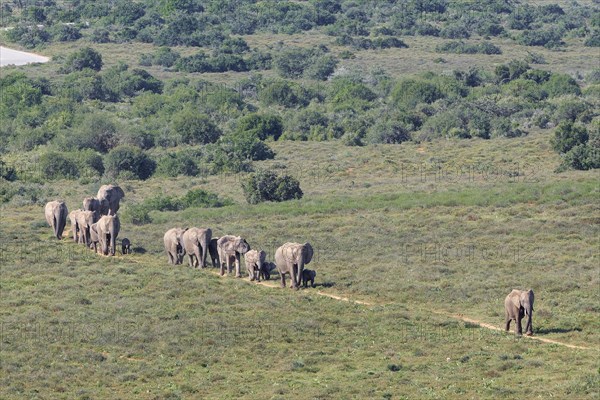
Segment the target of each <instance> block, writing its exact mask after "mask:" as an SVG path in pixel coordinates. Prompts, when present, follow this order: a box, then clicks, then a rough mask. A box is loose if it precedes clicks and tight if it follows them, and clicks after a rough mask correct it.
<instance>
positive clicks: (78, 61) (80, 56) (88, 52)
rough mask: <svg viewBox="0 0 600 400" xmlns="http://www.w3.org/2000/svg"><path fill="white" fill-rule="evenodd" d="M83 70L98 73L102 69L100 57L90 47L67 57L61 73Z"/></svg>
mask: <svg viewBox="0 0 600 400" xmlns="http://www.w3.org/2000/svg"><path fill="white" fill-rule="evenodd" d="M84 68H89V69H92V70H94V71H100V70H101V69H102V55H101V54H100V53H98V52H97V51H96V50H94V49H92V48H91V47H84V48H82V49H80V50H77V51H76V52H74V53H71V54H70V55H69V56H68V57H67V59H66V61H65V66H64V69H63V71H64V72H67V73H68V72H72V71H81V70H82V69H84Z"/></svg>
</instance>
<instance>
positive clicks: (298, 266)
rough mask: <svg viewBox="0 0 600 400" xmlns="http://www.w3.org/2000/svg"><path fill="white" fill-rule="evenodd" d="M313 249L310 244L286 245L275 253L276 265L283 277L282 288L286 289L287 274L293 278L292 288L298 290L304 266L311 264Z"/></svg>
mask: <svg viewBox="0 0 600 400" xmlns="http://www.w3.org/2000/svg"><path fill="white" fill-rule="evenodd" d="M312 257H313V248H312V246H311V245H310V243H308V242H307V243H304V244H300V243H285V244H284V245H283V246H281V247H279V248H278V249H277V250H276V251H275V265H277V270H278V271H279V276H280V277H281V287H285V274H286V273H289V274H290V277H291V278H292V286H291V287H292V288H293V289H296V290H297V289H298V288H299V287H300V282H302V275H303V271H304V265H306V264H308V263H310V261H311V260H312Z"/></svg>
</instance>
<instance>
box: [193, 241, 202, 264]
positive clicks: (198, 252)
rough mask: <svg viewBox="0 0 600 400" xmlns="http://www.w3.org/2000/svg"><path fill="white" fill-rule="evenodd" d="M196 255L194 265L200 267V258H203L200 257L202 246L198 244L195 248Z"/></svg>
mask: <svg viewBox="0 0 600 400" xmlns="http://www.w3.org/2000/svg"><path fill="white" fill-rule="evenodd" d="M194 257H195V260H194V265H193V266H194V267H196V268H200V260H201V259H202V258H200V257H201V255H200V247H198V246H196V248H195V249H194Z"/></svg>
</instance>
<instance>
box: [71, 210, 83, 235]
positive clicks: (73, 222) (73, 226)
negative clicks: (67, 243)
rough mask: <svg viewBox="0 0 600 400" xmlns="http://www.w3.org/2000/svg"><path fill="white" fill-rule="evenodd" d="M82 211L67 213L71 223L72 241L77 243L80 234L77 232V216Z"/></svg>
mask: <svg viewBox="0 0 600 400" xmlns="http://www.w3.org/2000/svg"><path fill="white" fill-rule="evenodd" d="M81 211H82V210H73V211H71V212H70V213H69V220H70V221H71V231H72V234H73V241H74V242H75V243H79V242H80V241H81V239H80V237H81V233H80V231H79V224H78V223H77V215H78V214H79V213H80V212H81Z"/></svg>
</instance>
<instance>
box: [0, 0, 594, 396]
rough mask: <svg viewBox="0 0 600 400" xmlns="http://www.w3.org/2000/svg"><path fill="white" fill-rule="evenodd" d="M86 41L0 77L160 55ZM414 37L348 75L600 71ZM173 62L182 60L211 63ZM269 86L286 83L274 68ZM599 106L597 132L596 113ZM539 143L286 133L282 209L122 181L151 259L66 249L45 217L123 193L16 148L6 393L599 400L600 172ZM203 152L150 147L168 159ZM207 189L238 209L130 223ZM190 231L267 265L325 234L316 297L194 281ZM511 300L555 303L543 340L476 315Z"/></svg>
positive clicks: (226, 76) (185, 182) (545, 313)
mask: <svg viewBox="0 0 600 400" xmlns="http://www.w3.org/2000/svg"><path fill="white" fill-rule="evenodd" d="M299 3H302V2H299ZM530 3H533V2H530ZM535 3H536V4H537V5H547V4H551V3H557V2H555V1H546V0H538V1H536V2H535ZM558 3H560V4H562V5H565V4H567V3H568V2H563V1H559V2H558ZM580 3H581V4H585V5H589V4H591V3H592V2H589V1H584V2H580ZM83 30H84V31H85V28H84V29H83ZM84 33H86V34H88V32H84ZM241 36H242V37H243V38H244V40H245V41H246V42H247V43H248V45H249V46H250V47H251V48H253V49H255V48H256V49H259V50H265V49H269V47H272V46H273V45H274V44H275V43H277V42H280V41H281V42H283V44H284V46H299V47H306V48H312V47H314V46H317V45H319V44H325V45H326V46H327V47H328V48H329V49H330V51H331V53H332V54H334V55H335V56H336V57H340V56H341V54H342V53H343V52H344V51H347V50H348V47H343V46H339V45H336V43H335V37H332V36H328V35H327V34H325V33H324V32H323V31H322V30H320V29H313V30H308V31H306V32H303V33H294V34H289V35H288V34H282V33H273V34H270V33H265V32H264V31H259V32H257V33H253V34H247V35H241ZM1 39H2V36H0V40H1ZM86 40H87V39H86V38H85V37H84V38H83V39H81V40H79V41H77V42H62V43H59V42H52V43H48V44H46V45H44V46H43V47H40V48H38V49H36V50H35V51H36V52H39V53H41V54H43V55H47V56H50V57H53V61H52V62H50V63H48V64H44V65H28V66H23V67H19V68H16V67H8V68H6V69H4V68H3V69H2V70H0V78H1V77H2V75H3V74H5V73H10V72H13V71H23V72H24V73H25V74H26V75H27V77H29V78H40V77H43V78H48V79H50V80H51V81H52V82H53V83H55V82H59V83H60V82H61V80H64V79H66V78H65V75H61V74H58V71H59V68H60V67H61V66H62V64H63V63H64V59H65V58H66V57H68V55H69V54H71V53H72V52H74V51H76V50H78V49H80V48H81V47H83V46H84V45H88V44H89V45H92V46H93V48H94V49H96V50H97V51H99V52H100V53H101V54H102V57H103V62H104V69H105V70H106V69H108V68H110V67H113V66H116V65H118V64H119V63H120V62H124V63H127V64H128V65H129V66H131V67H132V68H137V67H139V60H140V57H141V56H142V55H144V54H149V53H152V52H154V51H155V50H156V46H154V45H152V44H148V43H141V42H139V41H136V42H132V43H128V44H123V43H93V44H91V43H88V42H86ZM402 40H403V41H405V42H406V44H408V46H409V48H404V49H379V50H355V49H352V50H351V53H353V55H354V58H349V59H341V57H340V62H339V65H338V68H340V67H344V68H347V69H348V70H351V71H364V72H365V73H366V72H368V71H370V70H373V69H375V68H382V69H383V70H384V71H385V72H386V74H387V75H389V77H391V78H393V79H401V78H404V77H406V76H410V75H418V74H422V73H423V72H425V71H433V72H436V73H440V74H445V75H449V74H451V73H452V71H453V70H461V71H464V70H467V69H469V68H470V67H477V68H480V69H481V70H482V71H485V72H486V73H489V74H491V73H492V71H493V70H494V68H495V67H496V66H498V65H501V64H505V63H508V62H510V61H511V60H523V59H525V58H526V57H527V56H528V54H529V53H531V52H534V53H536V54H537V55H538V56H541V57H542V58H544V59H545V60H546V64H543V65H537V66H536V68H540V69H544V70H548V71H551V72H557V73H565V74H569V75H570V76H574V77H576V79H577V83H578V84H579V85H581V87H582V89H585V88H586V85H588V81H587V80H586V79H584V78H583V77H587V76H588V75H589V74H590V73H591V72H593V71H594V69H597V68H598V57H597V56H598V54H597V53H598V51H597V48H593V47H584V46H583V40H584V39H583V37H574V36H566V37H565V38H564V41H565V45H564V46H561V47H560V48H558V49H547V48H545V47H539V46H538V47H531V46H523V45H520V44H517V43H516V42H515V41H514V40H512V39H510V38H508V37H503V36H497V37H492V38H491V39H490V40H489V42H490V43H492V44H494V45H497V46H499V47H500V48H501V49H502V54H499V55H481V54H475V55H467V54H462V55H461V54H446V53H444V54H442V53H438V52H437V51H436V46H437V45H438V44H440V43H444V42H445V41H447V39H441V38H434V37H430V36H406V37H402ZM464 41H465V42H466V43H478V42H480V41H482V38H481V37H479V36H472V37H471V38H470V39H465V40H464ZM0 43H2V44H3V45H4V44H5V43H3V42H0ZM10 47H14V48H19V46H18V45H16V44H13V43H11V44H10ZM22 49H23V48H22ZM174 49H175V50H177V52H179V53H180V54H181V55H182V56H188V55H192V54H195V53H196V52H197V51H198V49H197V48H192V47H184V46H177V47H174ZM439 58H442V59H443V61H440V60H437V62H436V59H439ZM144 68H145V69H146V70H147V71H148V72H149V73H151V74H152V76H154V77H156V78H158V79H161V80H164V81H168V80H170V79H174V78H182V77H189V78H192V79H197V78H198V79H203V80H206V81H212V82H216V83H221V84H225V85H227V86H228V87H235V85H236V84H238V83H239V82H240V81H241V80H242V79H244V78H247V77H249V76H252V75H253V74H255V72H233V71H228V72H223V73H184V72H177V71H175V70H173V69H169V68H164V67H161V66H156V65H153V66H148V67H144ZM260 74H262V75H263V76H264V77H266V78H270V77H276V76H277V74H276V72H275V70H266V71H260ZM297 81H298V82H300V83H302V84H304V83H306V84H307V85H309V86H310V85H320V84H322V85H323V86H324V88H326V87H327V84H328V83H327V82H316V81H310V80H308V81H306V80H304V79H298V80H297ZM507 99H508V100H507ZM586 99H587V100H586V101H589V102H590V104H591V103H592V102H594V101H595V102H596V103H595V104H596V105H597V104H598V103H597V99H596V98H594V97H593V96H591V95H590V96H588V97H586ZM500 100H503V101H509V102H510V101H514V100H515V98H512V97H507V98H500ZM244 101H247V102H248V103H249V104H251V105H253V106H257V105H258V100H257V99H244ZM377 101H379V100H376V101H374V103H375V102H377ZM561 101H562V99H561ZM133 102H134V98H133V97H132V98H127V99H125V100H123V101H121V102H117V103H106V102H102V101H98V100H89V99H88V100H84V101H82V102H81V106H82V108H87V109H89V110H95V111H98V110H102V112H104V113H105V114H103V115H107V116H116V118H120V117H123V116H127V115H128V113H129V112H130V111H131V108H132V103H133ZM378 104H379V103H378ZM78 106H79V104H78ZM592 108H593V107H592ZM259 109H260V110H261V111H265V110H266V111H267V112H275V113H278V112H280V111H282V109H281V107H280V106H269V107H265V106H262V105H261V106H260V107H259ZM284 111H285V110H284ZM295 111H300V110H298V109H295V110H292V111H290V110H288V111H286V112H288V114H282V115H291V113H292V112H295ZM592 111H593V110H592ZM217 114H218V113H217ZM239 114H242V112H240V113H239ZM591 114H592V115H593V118H595V119H596V120H597V110H595V111H593V112H591ZM236 116H239V115H237V114H236ZM137 122H139V121H138V120H137V119H133V118H132V119H131V121H130V123H131V124H132V125H133V124H135V123H137ZM226 122H229V121H226ZM226 125H227V124H226V123H222V122H220V128H224V127H226ZM165 126H166V125H165ZM594 126H595V127H597V126H598V125H597V124H596V125H589V127H590V129H593V128H592V127H594ZM227 129H229V127H227ZM225 130H226V129H225ZM526 130H527V132H528V134H527V135H524V136H521V137H516V138H510V139H508V138H492V139H489V140H484V139H479V138H473V139H457V138H453V139H442V138H439V139H434V140H432V141H420V140H414V141H406V142H403V143H402V144H371V145H365V146H348V145H345V144H344V142H343V141H342V140H331V141H322V142H319V141H306V142H301V141H287V140H280V141H267V143H268V146H269V147H270V148H272V149H273V151H274V152H275V154H276V156H275V158H274V159H270V160H263V161H254V162H253V163H252V166H253V168H254V169H255V170H258V169H270V170H275V171H278V172H281V173H286V174H289V175H291V176H293V177H296V178H297V179H298V180H299V182H300V186H301V188H302V191H303V193H304V196H303V197H302V199H299V200H293V201H286V202H281V203H261V204H257V205H250V204H247V202H246V200H245V197H244V193H243V190H242V187H241V182H244V181H245V180H246V179H247V174H245V173H235V174H234V173H231V174H225V173H220V174H217V175H210V174H204V173H201V174H199V175H198V176H194V177H189V176H178V177H175V178H165V177H161V176H157V175H155V176H152V177H151V178H150V179H148V180H146V181H141V180H126V179H119V180H118V181H117V182H116V183H118V184H119V185H120V186H121V187H122V188H123V189H124V191H125V193H126V197H125V199H124V200H123V201H122V203H121V210H120V211H119V214H120V215H121V217H122V218H121V221H122V223H121V233H120V235H119V237H120V238H122V237H128V238H129V239H130V240H131V241H132V247H133V254H132V255H130V256H129V255H128V256H123V255H121V254H117V255H116V256H115V257H104V256H100V255H95V254H93V252H92V251H88V250H87V249H85V248H84V247H83V246H81V245H77V244H75V243H73V241H72V239H71V238H70V237H69V235H70V227H69V226H68V228H67V230H66V231H65V236H66V237H65V238H63V240H61V241H58V240H56V239H54V238H53V237H52V234H51V229H50V228H49V227H48V226H47V224H46V222H45V220H44V211H43V206H44V204H45V203H46V202H47V201H50V200H54V199H64V200H65V201H66V203H67V206H68V208H69V210H74V209H77V208H80V207H81V201H82V199H83V197H85V196H89V195H95V193H97V190H98V188H99V187H100V186H101V184H104V183H113V182H108V180H107V178H106V177H102V178H100V177H95V176H94V177H89V176H82V177H80V178H75V179H71V180H56V181H50V182H46V181H45V180H44V179H39V177H40V176H41V175H40V174H41V172H40V170H39V166H38V165H37V164H36V163H35V160H36V158H35V157H36V155H37V154H38V153H39V152H40V151H42V152H43V151H45V150H47V149H53V147H52V146H53V143H51V142H50V143H48V144H44V145H41V146H38V147H37V148H34V149H33V150H32V151H23V152H21V151H13V152H6V151H4V150H3V151H2V152H1V153H2V161H3V162H6V163H7V165H9V166H15V167H17V173H19V174H21V173H22V176H23V177H25V178H24V179H22V180H17V181H15V182H6V181H4V180H2V179H0V195H2V196H4V193H5V191H12V192H11V193H13V192H14V195H12V194H11V198H10V200H7V201H6V202H4V203H1V204H0V217H1V223H0V398H2V399H22V398H31V399H104V398H112V399H133V398H135V399H138V398H139V399H199V398H201V399H239V398H244V399H246V398H247V399H381V398H383V399H459V398H460V399H464V398H468V399H482V398H486V399H487V398H490V399H497V398H501V399H514V398H523V397H528V398H541V399H547V398H558V399H562V398H569V399H597V398H598V397H599V395H600V364H599V357H598V355H599V353H598V351H599V349H600V319H599V318H598V317H599V313H600V290H599V289H600V269H599V262H598V257H599V252H598V250H599V245H600V243H599V238H600V208H599V203H598V199H599V198H600V196H599V195H600V175H599V172H598V169H595V170H589V171H574V170H567V171H564V172H561V173H557V172H556V170H557V167H558V166H559V165H560V164H561V156H560V155H559V154H557V153H556V152H555V151H554V150H553V149H552V146H551V139H552V137H553V136H554V129H553V128H549V129H540V128H537V127H535V126H528V127H526ZM54 146H56V145H54ZM184 147H187V146H182V145H181V144H179V145H178V146H177V147H174V148H170V149H165V148H161V147H160V146H158V145H157V146H156V147H154V148H152V149H149V150H147V151H146V152H147V153H148V154H150V155H151V156H152V157H155V158H156V159H158V157H159V156H162V155H163V153H165V152H168V151H171V150H172V151H179V150H186V149H185V148H184ZM196 147H200V146H196ZM196 147H194V149H195V148H196ZM72 151H73V150H72ZM23 170H24V171H23ZM29 178H33V179H29ZM191 189H204V190H206V191H208V192H211V193H216V194H217V195H218V196H219V197H220V198H226V199H230V200H231V201H232V203H233V204H232V205H227V206H224V207H219V208H187V209H185V210H181V211H164V212H161V211H156V210H153V211H151V212H150V217H151V218H152V222H151V223H148V224H143V225H135V224H133V223H131V222H128V221H129V218H130V216H131V213H132V210H133V209H134V207H135V206H137V205H139V204H141V203H142V202H143V201H144V200H146V199H149V198H153V197H157V196H160V195H163V196H176V197H179V196H183V195H185V194H186V193H187V192H188V191H189V190H191ZM175 226H181V227H191V226H197V227H210V228H212V230H213V235H214V236H221V235H224V234H236V235H241V236H243V237H244V238H246V239H247V241H248V242H249V244H250V246H251V247H252V248H255V249H263V250H265V251H266V252H267V254H268V259H269V260H273V254H274V252H275V249H276V248H277V247H279V246H280V245H281V244H283V243H285V242H289V241H293V242H306V241H308V242H310V243H311V244H312V246H313V247H314V250H315V255H314V258H313V261H312V262H311V263H310V264H309V265H308V268H311V269H315V270H316V271H317V278H316V287H315V288H307V289H302V290H299V291H293V290H290V289H289V288H286V289H282V288H279V276H278V274H277V273H275V274H274V275H273V276H272V280H271V281H270V282H267V283H265V284H256V283H252V282H249V281H248V279H247V277H245V276H244V279H236V278H234V277H232V276H227V277H220V276H219V275H218V272H217V270H216V269H214V268H207V269H202V270H194V269H191V268H190V267H189V266H188V265H187V258H186V260H185V262H184V265H178V266H172V265H169V264H168V263H167V256H166V254H165V253H164V249H163V240H162V237H163V234H164V232H165V231H166V230H168V229H169V228H172V227H175ZM242 264H243V262H242ZM242 270H243V271H244V272H245V269H244V268H243V267H242ZM288 285H289V280H288ZM513 288H519V289H529V288H532V289H533V290H534V292H535V305H534V309H535V311H534V314H533V329H534V337H533V338H529V337H516V336H515V335H514V331H513V329H514V324H513V326H511V332H510V333H508V334H505V333H504V332H502V331H498V330H493V329H488V328H486V327H483V326H480V325H478V324H476V323H472V322H465V321H463V320H462V319H461V317H462V318H465V319H469V320H474V321H478V323H481V324H487V325H491V326H493V327H496V328H500V329H502V328H503V324H504V312H503V307H504V306H503V303H504V298H505V296H506V295H507V294H508V293H509V292H510V290H511V289H513ZM340 298H341V299H340ZM344 299H346V300H348V301H343V300H344ZM536 338H540V339H548V340H552V341H555V343H549V342H543V341H541V340H535V339H536ZM566 345H572V346H575V347H568V346H566Z"/></svg>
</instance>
